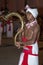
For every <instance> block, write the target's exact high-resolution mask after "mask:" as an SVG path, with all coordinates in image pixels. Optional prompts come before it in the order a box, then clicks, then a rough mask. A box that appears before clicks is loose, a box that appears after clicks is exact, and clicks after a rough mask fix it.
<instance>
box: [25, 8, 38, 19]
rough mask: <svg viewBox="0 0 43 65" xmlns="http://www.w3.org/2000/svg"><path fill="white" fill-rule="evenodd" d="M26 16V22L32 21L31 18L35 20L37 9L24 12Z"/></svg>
mask: <svg viewBox="0 0 43 65" xmlns="http://www.w3.org/2000/svg"><path fill="white" fill-rule="evenodd" d="M26 15H27V19H28V20H29V19H32V18H37V16H38V10H37V8H34V9H32V8H28V9H27V10H26Z"/></svg>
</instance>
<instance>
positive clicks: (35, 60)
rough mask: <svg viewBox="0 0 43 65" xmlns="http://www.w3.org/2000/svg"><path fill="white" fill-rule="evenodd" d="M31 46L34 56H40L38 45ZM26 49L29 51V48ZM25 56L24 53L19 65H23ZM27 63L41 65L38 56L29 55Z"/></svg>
mask: <svg viewBox="0 0 43 65" xmlns="http://www.w3.org/2000/svg"><path fill="white" fill-rule="evenodd" d="M30 46H32V47H33V48H32V54H38V44H37V42H36V43H35V44H32V45H30ZM24 49H26V50H28V48H26V47H25V48H24ZM24 54H25V53H23V52H22V53H21V55H20V60H19V63H18V65H22V62H23V58H24ZM27 62H28V65H39V62H38V56H35V55H30V54H29V55H28V61H27Z"/></svg>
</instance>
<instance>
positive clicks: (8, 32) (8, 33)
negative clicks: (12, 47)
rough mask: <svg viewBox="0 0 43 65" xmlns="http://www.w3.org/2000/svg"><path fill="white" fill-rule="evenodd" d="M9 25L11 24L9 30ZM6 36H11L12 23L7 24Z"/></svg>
mask: <svg viewBox="0 0 43 65" xmlns="http://www.w3.org/2000/svg"><path fill="white" fill-rule="evenodd" d="M9 25H10V26H11V30H9ZM7 37H13V23H10V24H7Z"/></svg>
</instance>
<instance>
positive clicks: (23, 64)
mask: <svg viewBox="0 0 43 65" xmlns="http://www.w3.org/2000/svg"><path fill="white" fill-rule="evenodd" d="M26 12H30V13H31V14H32V15H33V17H34V18H36V17H37V16H38V10H37V9H31V8H28V9H27V10H26ZM34 23H37V20H36V19H35V21H33V22H31V23H30V24H29V23H27V24H26V26H27V28H28V29H29V28H30V26H33V25H34ZM23 41H24V42H25V41H27V39H26V38H23ZM38 63H39V62H38V43H37V40H36V41H35V43H34V44H32V45H28V46H25V47H24V49H23V52H22V53H21V55H20V60H19V63H18V65H39V64H38Z"/></svg>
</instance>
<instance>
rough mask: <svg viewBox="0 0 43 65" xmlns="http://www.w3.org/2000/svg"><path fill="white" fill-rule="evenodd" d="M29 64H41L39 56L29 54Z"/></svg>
mask: <svg viewBox="0 0 43 65" xmlns="http://www.w3.org/2000/svg"><path fill="white" fill-rule="evenodd" d="M28 65H39V64H38V56H33V55H28Z"/></svg>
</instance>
